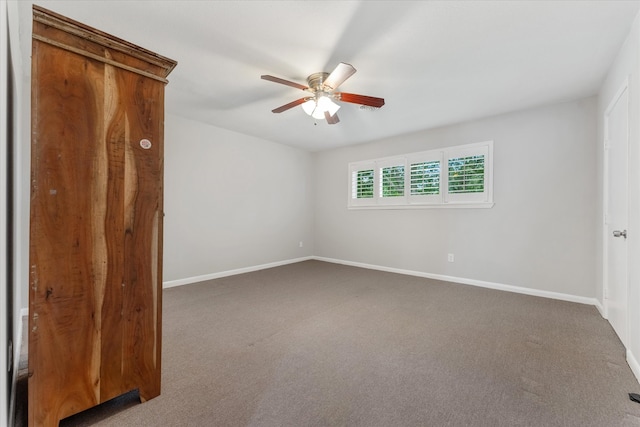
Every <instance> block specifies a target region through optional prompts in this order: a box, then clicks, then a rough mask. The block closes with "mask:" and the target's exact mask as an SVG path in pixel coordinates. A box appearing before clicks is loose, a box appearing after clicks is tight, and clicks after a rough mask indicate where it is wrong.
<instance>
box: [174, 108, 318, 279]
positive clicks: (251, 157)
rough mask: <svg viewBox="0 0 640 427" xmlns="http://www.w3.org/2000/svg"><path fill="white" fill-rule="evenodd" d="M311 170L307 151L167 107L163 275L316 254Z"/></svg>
mask: <svg viewBox="0 0 640 427" xmlns="http://www.w3.org/2000/svg"><path fill="white" fill-rule="evenodd" d="M312 174H313V170H312V161H311V154H310V153H308V152H306V151H303V150H299V149H295V148H291V147H287V146H284V145H281V144H276V143H273V142H269V141H266V140H263V139H259V138H254V137H250V136H246V135H242V134H239V133H235V132H230V131H227V130H223V129H220V128H216V127H213V126H209V125H206V124H203V123H201V122H196V121H192V120H188V119H184V118H181V117H178V116H176V115H170V114H168V115H167V116H166V119H165V214H166V216H165V223H164V227H165V228H164V281H165V282H171V281H175V280H179V279H180V280H182V279H186V278H192V277H198V276H206V275H211V274H214V273H220V272H225V271H229V270H236V269H242V268H247V267H252V266H257V265H263V264H270V263H274V262H280V261H286V260H291V259H297V258H300V257H307V256H310V255H312V254H313V235H312V231H313V230H312V224H313V211H312V201H311V199H310V198H311V195H312V193H311V180H312ZM300 241H302V242H303V247H302V248H300V247H299V242H300Z"/></svg>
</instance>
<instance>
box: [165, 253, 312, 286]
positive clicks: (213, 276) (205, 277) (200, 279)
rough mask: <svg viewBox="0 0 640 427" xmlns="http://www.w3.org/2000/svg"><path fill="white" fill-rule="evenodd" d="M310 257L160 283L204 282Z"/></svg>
mask: <svg viewBox="0 0 640 427" xmlns="http://www.w3.org/2000/svg"><path fill="white" fill-rule="evenodd" d="M310 259H313V257H311V256H308V257H302V258H294V259H288V260H284V261H276V262H271V263H268V264H261V265H254V266H251V267H244V268H238V269H235V270H227V271H220V272H218V273H210V274H203V275H202V276H194V277H187V278H185V279H178V280H170V281H168V282H164V283H163V284H162V287H163V288H164V289H166V288H173V287H175V286H182V285H188V284H191V283H197V282H204V281H205V280H212V279H219V278H221V277H227V276H235V275H236V274H243V273H251V272H252V271H258V270H264V269H267V268H273V267H280V266H282V265H287V264H294V263H296V262H302V261H308V260H310Z"/></svg>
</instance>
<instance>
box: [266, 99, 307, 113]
mask: <svg viewBox="0 0 640 427" xmlns="http://www.w3.org/2000/svg"><path fill="white" fill-rule="evenodd" d="M305 102H307V98H300V99H296V100H295V101H292V102H290V103H288V104H284V105H283V106H281V107H278V108H276V109H275V110H271V112H273V113H282V112H283V111H287V110H288V109H290V108H293V107H296V106H298V105H300V104H304V103H305Z"/></svg>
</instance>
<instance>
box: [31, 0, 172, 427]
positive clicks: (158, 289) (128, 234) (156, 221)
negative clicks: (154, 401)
mask: <svg viewBox="0 0 640 427" xmlns="http://www.w3.org/2000/svg"><path fill="white" fill-rule="evenodd" d="M32 42H33V44H32V77H31V78H32V80H31V223H30V242H29V247H30V262H29V266H30V289H29V381H28V388H29V392H28V395H29V403H28V405H29V410H28V412H29V425H31V426H40V425H46V426H50V425H56V426H57V425H58V422H59V420H61V419H63V418H66V417H68V416H70V415H73V414H76V413H78V412H80V411H83V410H85V409H87V408H90V407H92V406H95V405H98V404H100V403H102V402H105V401H107V400H109V399H112V398H114V397H116V396H119V395H121V394H123V393H126V392H129V391H133V390H138V391H139V396H140V400H141V401H143V402H144V401H146V400H148V399H151V398H153V397H156V396H158V395H159V394H160V374H161V372H160V370H161V364H160V359H161V348H162V347H161V324H162V223H163V132H164V88H165V85H166V83H167V80H166V77H167V76H168V74H169V73H170V72H171V70H172V69H173V68H174V67H175V65H176V62H175V61H173V60H170V59H168V58H164V57H162V56H160V55H157V54H155V53H153V52H150V51H148V50H145V49H142V48H140V47H138V46H135V45H133V44H131V43H128V42H126V41H123V40H120V39H118V38H116V37H113V36H111V35H109V34H106V33H104V32H101V31H98V30H95V29H93V28H91V27H88V26H86V25H83V24H81V23H78V22H75V21H73V20H70V19H68V18H65V17H63V16H61V15H58V14H56V13H53V12H51V11H48V10H46V9H43V8H41V7H38V6H34V7H33V40H32Z"/></svg>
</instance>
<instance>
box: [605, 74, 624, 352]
mask: <svg viewBox="0 0 640 427" xmlns="http://www.w3.org/2000/svg"><path fill="white" fill-rule="evenodd" d="M628 110H629V100H628V89H627V85H626V84H625V86H624V87H623V88H622V89H621V90H620V91H619V92H618V94H617V95H616V97H615V98H614V99H613V100H612V101H611V104H610V105H609V108H607V111H606V113H605V159H606V180H607V181H606V186H605V226H604V232H605V242H604V244H605V251H604V253H605V297H606V307H607V316H608V319H609V322H610V323H611V326H613V329H614V330H615V331H616V333H617V334H618V337H620V340H621V341H622V343H623V344H624V345H625V347H626V346H627V334H628V320H627V291H628V275H627V274H628V270H627V262H628V260H627V236H626V232H627V219H628V200H627V196H628V160H629V156H628V151H627V150H628V146H629V141H628V140H629V117H628Z"/></svg>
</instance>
